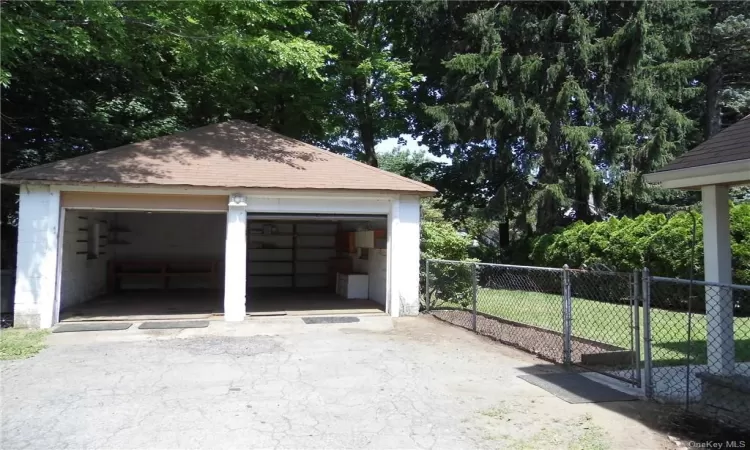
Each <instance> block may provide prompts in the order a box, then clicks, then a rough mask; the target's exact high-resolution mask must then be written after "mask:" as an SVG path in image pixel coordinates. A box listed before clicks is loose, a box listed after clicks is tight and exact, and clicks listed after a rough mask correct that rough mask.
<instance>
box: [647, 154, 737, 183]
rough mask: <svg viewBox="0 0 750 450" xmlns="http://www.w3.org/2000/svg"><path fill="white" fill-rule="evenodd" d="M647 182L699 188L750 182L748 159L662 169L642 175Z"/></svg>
mask: <svg viewBox="0 0 750 450" xmlns="http://www.w3.org/2000/svg"><path fill="white" fill-rule="evenodd" d="M644 179H645V180H646V182H647V183H652V184H660V185H661V187H663V188H668V189H684V190H700V189H701V187H703V186H711V185H723V186H739V185H743V184H750V159H740V160H737V161H728V162H724V163H719V164H709V165H705V166H696V167H686V168H684V169H674V170H662V171H659V172H653V173H648V174H645V175H644Z"/></svg>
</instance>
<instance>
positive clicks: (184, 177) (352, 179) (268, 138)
mask: <svg viewBox="0 0 750 450" xmlns="http://www.w3.org/2000/svg"><path fill="white" fill-rule="evenodd" d="M3 182H4V183H13V184H21V183H23V182H35V183H47V184H51V183H59V184H65V183H76V184H81V183H83V184H89V183H93V184H99V183H105V184H124V185H168V186H169V185H173V186H174V185H181V186H196V187H221V188H281V189H332V190H342V189H343V190H357V191H385V192H396V193H398V192H402V193H414V194H420V195H431V194H433V193H434V192H435V189H434V188H432V187H430V186H427V185H426V184H423V183H419V182H417V181H414V180H410V179H408V178H404V177H401V176H398V175H395V174H393V173H390V172H386V171H384V170H380V169H376V168H374V167H371V166H368V165H366V164H362V163H360V162H357V161H354V160H352V159H349V158H347V157H345V156H341V155H336V154H334V153H331V152H328V151H326V150H322V149H319V148H317V147H313V146H312V145H308V144H305V143H304V142H300V141H297V140H294V139H290V138H288V137H285V136H282V135H280V134H277V133H274V132H271V131H269V130H266V129H264V128H260V127H257V126H255V125H252V124H250V123H247V122H243V121H240V120H234V121H230V122H224V123H220V124H215V125H208V126H205V127H202V128H197V129H195V130H191V131H186V132H183V133H177V134H174V135H171V136H162V137H159V138H156V139H151V140H148V141H144V142H138V143H135V144H129V145H125V146H122V147H118V148H114V149H111V150H104V151H101V152H96V153H91V154H88V155H83V156H79V157H76V158H71V159H66V160H62V161H57V162H53V163H49V164H44V165H41V166H36V167H31V168H28V169H22V170H16V171H14V172H10V173H7V174H5V175H3Z"/></svg>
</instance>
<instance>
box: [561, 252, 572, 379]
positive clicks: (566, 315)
mask: <svg viewBox="0 0 750 450" xmlns="http://www.w3.org/2000/svg"><path fill="white" fill-rule="evenodd" d="M562 288H563V298H562V300H563V302H562V313H563V363H565V365H569V364H570V363H571V362H572V357H571V341H572V336H573V330H572V325H573V317H572V316H573V299H572V297H571V295H570V268H569V267H568V265H567V264H565V265H564V266H563V280H562Z"/></svg>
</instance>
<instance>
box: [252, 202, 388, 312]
mask: <svg viewBox="0 0 750 450" xmlns="http://www.w3.org/2000/svg"><path fill="white" fill-rule="evenodd" d="M386 230H387V221H386V217H385V216H325V215H305V216H279V215H260V214H258V215H253V216H249V217H248V225H247V246H248V248H247V256H248V265H247V288H248V293H247V311H248V314H249V315H251V316H262V315H310V314H338V313H343V314H354V313H356V314H363V313H383V312H384V311H385V309H386V286H387V269H388V263H387V250H386V249H387V242H388V236H387V232H386Z"/></svg>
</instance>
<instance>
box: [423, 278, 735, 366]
mask: <svg viewBox="0 0 750 450" xmlns="http://www.w3.org/2000/svg"><path fill="white" fill-rule="evenodd" d="M438 305H439V306H438V307H437V308H436V309H440V307H441V306H453V307H457V306H458V305H456V304H450V303H445V302H442V303H441V302H438ZM477 310H478V311H479V312H482V313H484V314H487V315H491V316H495V317H499V318H501V319H506V320H510V321H513V322H519V323H523V324H527V325H534V326H537V327H541V328H546V329H548V330H552V331H557V332H562V328H563V327H562V312H561V310H562V298H561V296H560V295H555V294H544V293H540V292H530V291H511V290H503V289H487V288H480V289H479V290H478V292H477ZM638 314H639V317H640V327H641V349H643V341H642V334H643V333H642V330H643V308H642V307H641V308H639V311H638ZM630 315H631V307H630V306H629V305H626V304H617V303H605V302H599V301H595V300H588V299H583V298H573V336H576V337H581V338H586V339H591V340H594V341H598V342H604V343H607V344H611V345H615V346H617V347H621V348H630V347H631V345H632V344H631V334H630ZM734 334H735V353H736V355H735V357H736V360H737V361H750V317H735V318H734ZM651 341H652V355H653V359H654V362H655V363H656V364H658V365H674V364H684V363H685V361H686V359H687V358H688V355H690V361H691V362H692V363H693V364H705V363H706V316H705V315H704V314H693V315H692V339H691V342H690V343H689V342H688V314H687V313H684V312H677V311H667V310H663V309H655V308H652V309H651Z"/></svg>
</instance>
